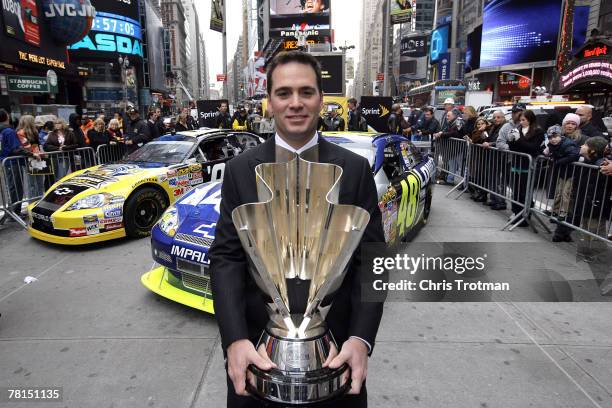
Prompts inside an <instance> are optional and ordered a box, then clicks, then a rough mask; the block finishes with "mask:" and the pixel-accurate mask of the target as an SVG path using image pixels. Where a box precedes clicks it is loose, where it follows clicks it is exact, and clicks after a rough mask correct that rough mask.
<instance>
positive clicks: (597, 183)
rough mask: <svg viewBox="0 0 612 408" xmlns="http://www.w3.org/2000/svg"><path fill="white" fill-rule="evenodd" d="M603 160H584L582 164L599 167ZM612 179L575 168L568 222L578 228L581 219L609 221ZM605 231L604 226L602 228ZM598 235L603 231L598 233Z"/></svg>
mask: <svg viewBox="0 0 612 408" xmlns="http://www.w3.org/2000/svg"><path fill="white" fill-rule="evenodd" d="M603 161H604V159H603V158H601V159H598V160H594V161H589V160H585V161H584V162H583V163H584V164H590V165H592V166H597V167H599V166H601V164H602V163H603ZM611 193H612V177H610V176H605V175H603V174H601V173H599V171H596V170H594V169H590V168H585V167H583V166H577V167H576V169H575V171H574V172H573V181H572V203H573V205H572V206H571V208H570V212H571V215H570V219H569V221H568V222H570V223H572V224H574V225H577V226H580V224H581V220H582V219H583V218H594V219H599V218H600V217H601V219H602V220H608V219H610V212H611V211H612V201H611V200H610V194H611ZM604 229H605V226H604ZM599 232H600V233H602V232H605V231H601V230H600V231H599Z"/></svg>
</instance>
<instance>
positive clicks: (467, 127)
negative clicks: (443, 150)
mask: <svg viewBox="0 0 612 408" xmlns="http://www.w3.org/2000/svg"><path fill="white" fill-rule="evenodd" d="M475 128H476V118H469V119H467V120H464V121H463V126H462V127H461V130H460V132H459V133H460V134H461V136H462V137H463V136H469V137H470V138H471V137H472V133H474V129H475Z"/></svg>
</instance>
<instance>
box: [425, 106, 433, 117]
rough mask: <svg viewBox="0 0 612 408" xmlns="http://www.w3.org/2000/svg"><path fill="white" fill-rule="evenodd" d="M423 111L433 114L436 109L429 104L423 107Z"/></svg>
mask: <svg viewBox="0 0 612 408" xmlns="http://www.w3.org/2000/svg"><path fill="white" fill-rule="evenodd" d="M423 112H429V113H431V114H432V115H433V114H434V110H433V109H432V108H430V107H429V106H428V107H426V108H423Z"/></svg>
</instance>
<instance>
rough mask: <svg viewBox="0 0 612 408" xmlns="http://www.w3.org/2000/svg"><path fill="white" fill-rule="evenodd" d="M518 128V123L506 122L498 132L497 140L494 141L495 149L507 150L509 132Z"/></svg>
mask: <svg viewBox="0 0 612 408" xmlns="http://www.w3.org/2000/svg"><path fill="white" fill-rule="evenodd" d="M518 126H519V124H518V123H514V122H506V123H504V125H503V126H502V127H501V129H500V130H499V134H498V136H497V139H496V140H495V147H497V148H498V149H500V150H509V149H510V146H509V145H508V136H510V132H511V131H512V129H516V128H517V127H518Z"/></svg>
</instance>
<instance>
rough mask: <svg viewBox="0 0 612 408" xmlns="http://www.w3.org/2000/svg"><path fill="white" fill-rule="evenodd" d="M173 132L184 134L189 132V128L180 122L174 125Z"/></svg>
mask: <svg viewBox="0 0 612 408" xmlns="http://www.w3.org/2000/svg"><path fill="white" fill-rule="evenodd" d="M174 130H175V131H177V132H185V131H187V130H189V126H185V125H183V124H182V123H181V122H176V124H175V125H174Z"/></svg>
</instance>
